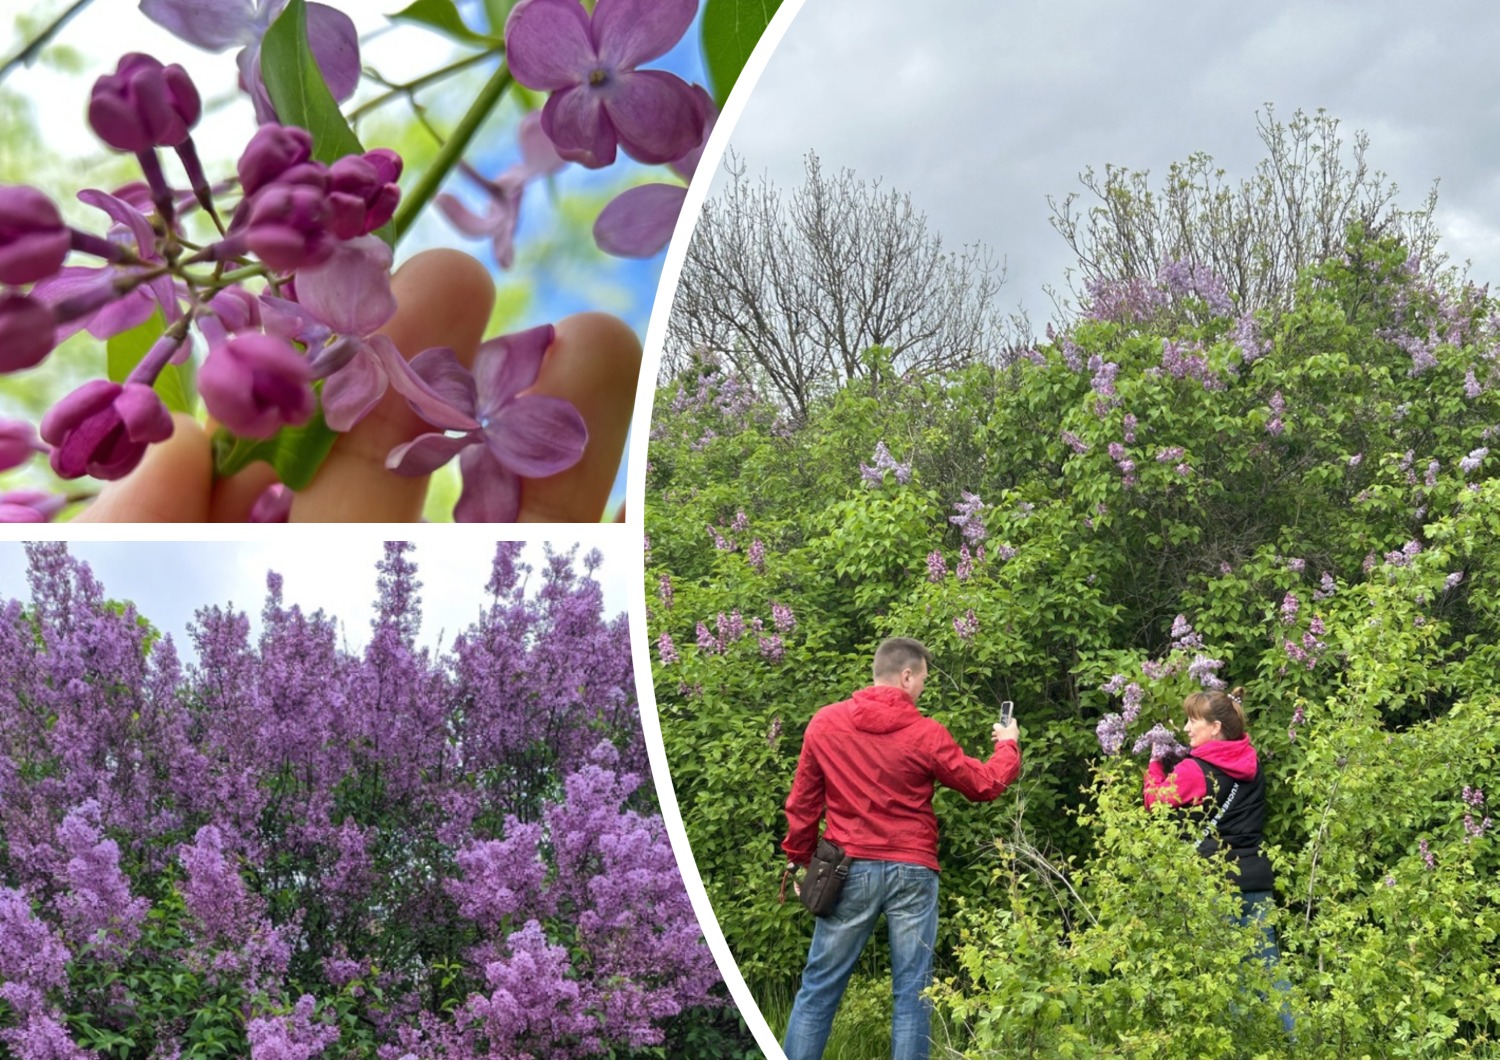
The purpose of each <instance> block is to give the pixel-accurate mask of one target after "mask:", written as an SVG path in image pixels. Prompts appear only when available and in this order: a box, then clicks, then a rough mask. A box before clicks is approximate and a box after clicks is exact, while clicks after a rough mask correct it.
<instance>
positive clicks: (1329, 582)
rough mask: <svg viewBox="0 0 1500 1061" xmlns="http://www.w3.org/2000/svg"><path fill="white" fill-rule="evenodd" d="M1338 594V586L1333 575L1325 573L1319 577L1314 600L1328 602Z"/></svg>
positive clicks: (1313, 596) (1314, 591)
mask: <svg viewBox="0 0 1500 1061" xmlns="http://www.w3.org/2000/svg"><path fill="white" fill-rule="evenodd" d="M1336 592H1338V584H1337V583H1335V582H1334V580H1333V575H1332V574H1331V573H1330V572H1327V571H1324V572H1323V573H1322V574H1321V575H1319V576H1318V588H1317V589H1315V590H1313V595H1312V599H1313V600H1327V599H1328V598H1329V597H1332V596H1333V595H1334V594H1335V593H1336Z"/></svg>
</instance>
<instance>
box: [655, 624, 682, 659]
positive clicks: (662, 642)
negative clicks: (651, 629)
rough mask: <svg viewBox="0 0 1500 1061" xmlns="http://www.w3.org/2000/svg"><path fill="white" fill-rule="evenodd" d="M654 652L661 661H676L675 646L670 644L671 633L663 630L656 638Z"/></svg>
mask: <svg viewBox="0 0 1500 1061" xmlns="http://www.w3.org/2000/svg"><path fill="white" fill-rule="evenodd" d="M656 652H657V655H658V656H660V657H661V661H662V662H663V663H676V662H677V661H678V656H677V646H676V645H674V644H672V635H671V634H669V633H667V632H666V631H665V630H663V631H662V634H661V636H660V637H659V638H657V639H656Z"/></svg>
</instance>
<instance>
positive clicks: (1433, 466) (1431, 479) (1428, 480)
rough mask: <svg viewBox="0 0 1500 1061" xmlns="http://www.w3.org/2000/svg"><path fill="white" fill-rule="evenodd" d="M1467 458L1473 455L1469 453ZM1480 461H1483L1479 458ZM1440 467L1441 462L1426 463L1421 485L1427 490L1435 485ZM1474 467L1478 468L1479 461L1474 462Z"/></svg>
mask: <svg viewBox="0 0 1500 1061" xmlns="http://www.w3.org/2000/svg"><path fill="white" fill-rule="evenodd" d="M1469 456H1470V457H1473V456H1474V454H1472V453H1471V454H1469ZM1480 460H1483V458H1480ZM1442 466H1443V465H1442V462H1441V461H1439V460H1437V459H1436V458H1434V459H1433V460H1430V461H1428V462H1427V474H1426V475H1425V476H1424V477H1423V485H1425V486H1426V487H1427V488H1428V489H1429V490H1430V489H1432V488H1433V487H1434V486H1436V485H1437V477H1438V469H1440V468H1441V467H1442ZM1474 467H1476V468H1477V467H1479V461H1475V462H1474Z"/></svg>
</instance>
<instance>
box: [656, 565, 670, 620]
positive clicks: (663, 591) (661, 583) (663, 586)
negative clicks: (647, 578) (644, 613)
mask: <svg viewBox="0 0 1500 1061" xmlns="http://www.w3.org/2000/svg"><path fill="white" fill-rule="evenodd" d="M656 588H657V595H658V596H660V597H661V603H662V607H664V608H666V609H667V610H669V611H670V610H671V608H672V576H671V575H669V574H667V573H666V572H665V571H663V572H662V573H661V576H660V577H659V578H658V579H657V587H656Z"/></svg>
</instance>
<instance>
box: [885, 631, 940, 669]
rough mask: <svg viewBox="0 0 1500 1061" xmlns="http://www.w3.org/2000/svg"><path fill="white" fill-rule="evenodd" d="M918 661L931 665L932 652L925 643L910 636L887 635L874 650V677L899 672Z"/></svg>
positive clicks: (913, 665)
mask: <svg viewBox="0 0 1500 1061" xmlns="http://www.w3.org/2000/svg"><path fill="white" fill-rule="evenodd" d="M919 662H920V663H925V664H927V666H929V667H931V666H932V653H931V652H929V651H927V646H926V645H924V644H922V642H920V641H917V640H914V639H912V638H910V637H888V638H886V639H885V640H884V641H882V642H880V647H879V648H877V649H876V650H875V668H874V669H875V677H877V678H884V677H889V676H891V675H896V674H900V673H901V672H902V671H904V670H905V669H906V668H907V667H915V666H916V665H917V664H918V663H919Z"/></svg>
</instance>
